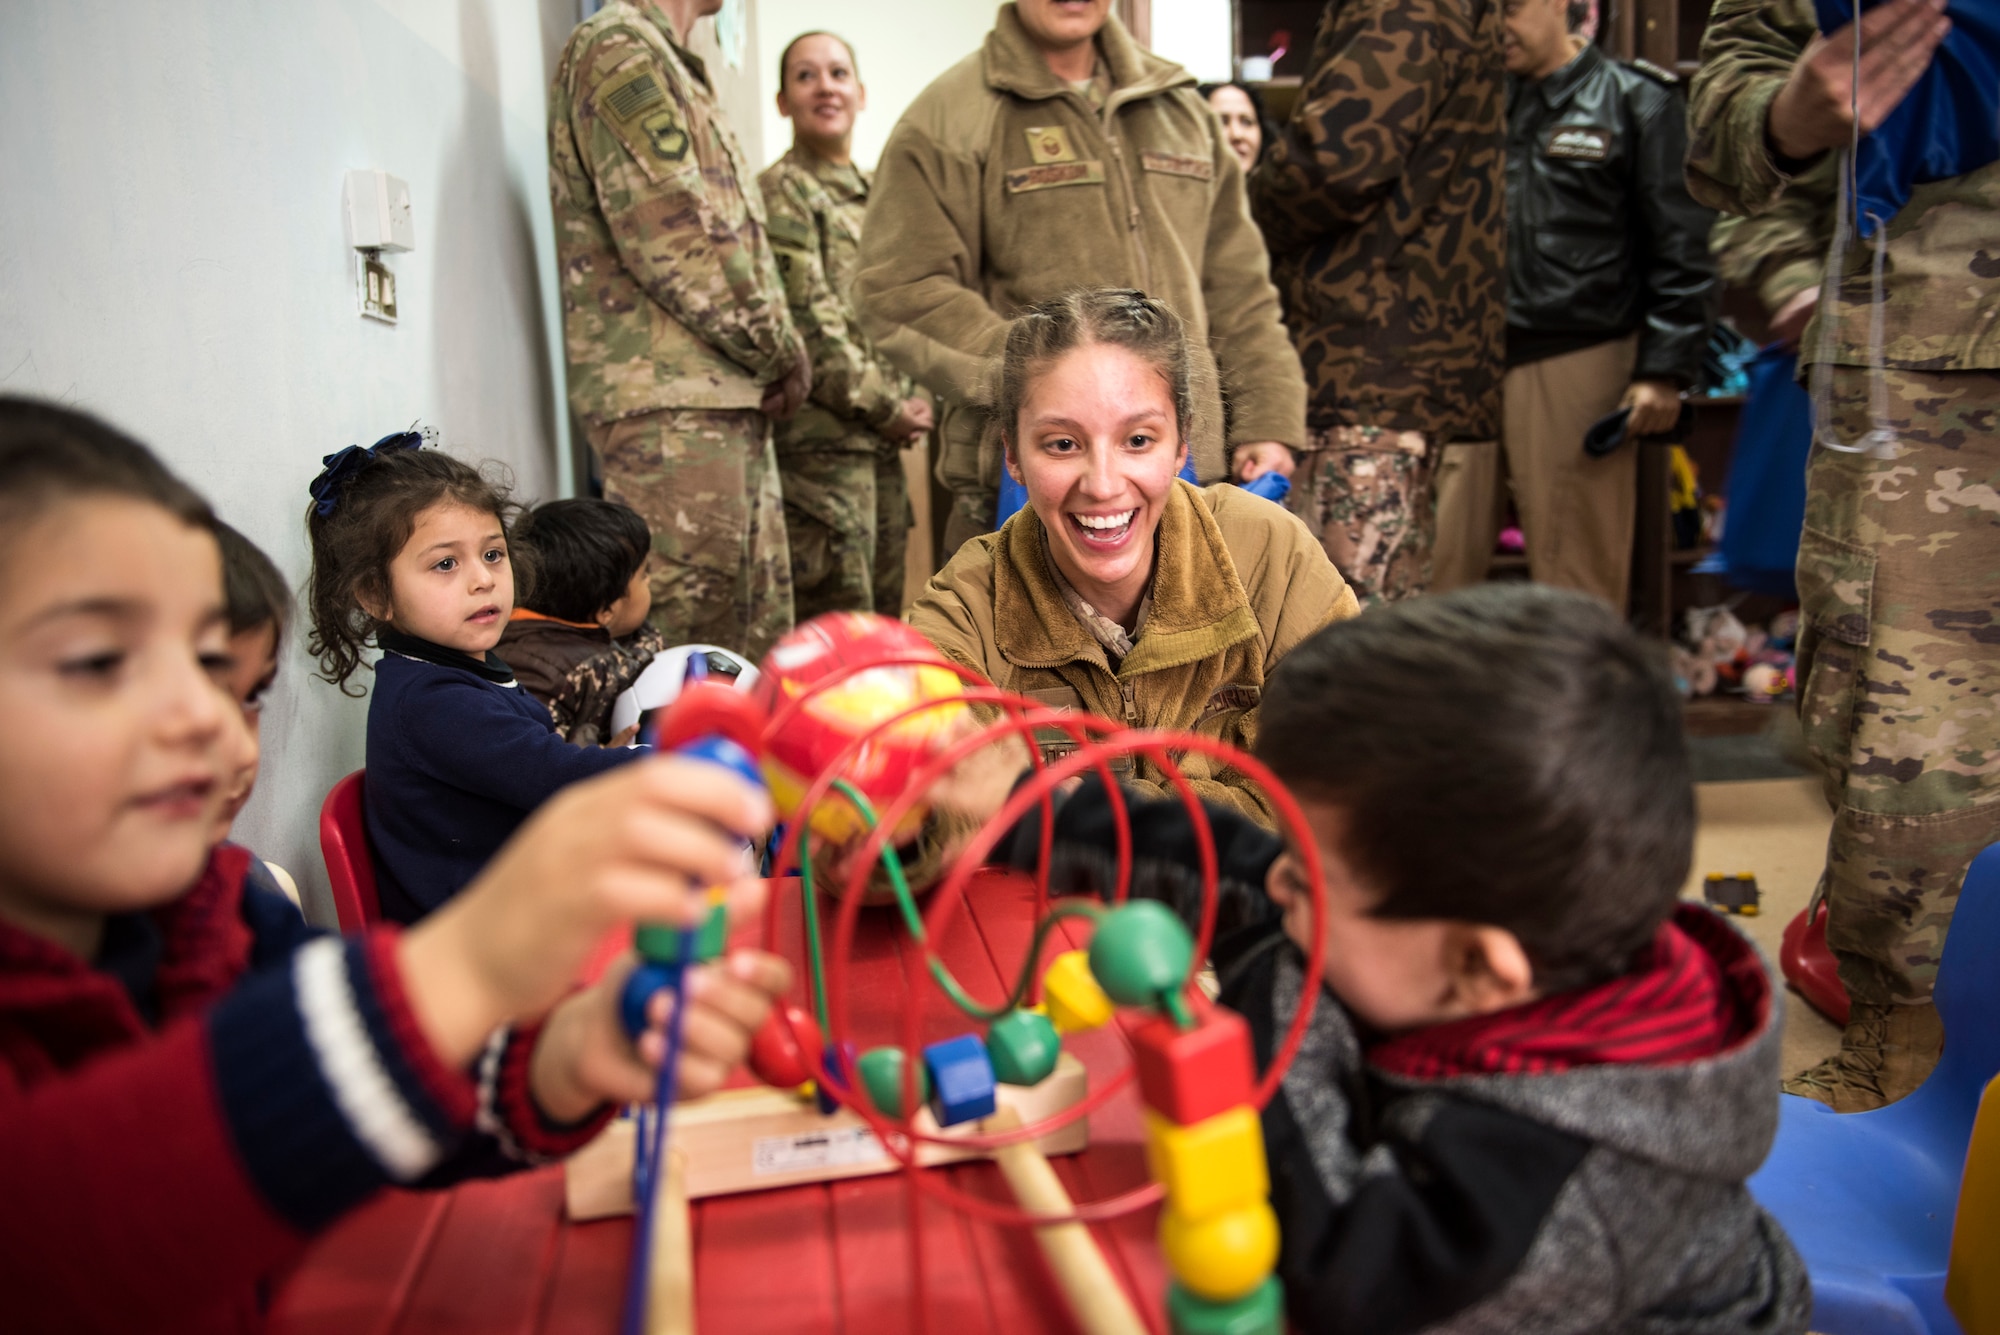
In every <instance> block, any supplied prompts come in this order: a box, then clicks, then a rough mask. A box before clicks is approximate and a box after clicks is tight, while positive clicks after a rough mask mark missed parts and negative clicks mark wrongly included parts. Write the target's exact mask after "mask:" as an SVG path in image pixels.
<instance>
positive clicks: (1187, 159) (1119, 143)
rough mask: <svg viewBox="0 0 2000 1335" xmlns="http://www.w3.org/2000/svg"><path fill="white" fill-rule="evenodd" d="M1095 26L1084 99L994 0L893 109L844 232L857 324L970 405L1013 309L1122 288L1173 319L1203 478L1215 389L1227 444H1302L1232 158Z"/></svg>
mask: <svg viewBox="0 0 2000 1335" xmlns="http://www.w3.org/2000/svg"><path fill="white" fill-rule="evenodd" d="M1097 40H1098V48H1099V51H1100V52H1101V54H1102V56H1103V59H1104V62H1105V65H1106V67H1107V68H1108V69H1109V71H1110V73H1111V78H1112V82H1113V84H1114V90H1113V92H1112V93H1111V96H1110V97H1109V99H1108V100H1107V101H1106V102H1105V104H1104V110H1103V112H1102V114H1099V113H1098V112H1095V111H1093V110H1092V109H1091V107H1090V104H1089V102H1088V101H1087V100H1085V98H1084V97H1083V96H1082V95H1081V94H1079V93H1077V92H1076V91H1075V90H1074V89H1072V88H1071V87H1070V86H1069V85H1068V84H1066V83H1064V82H1063V81H1062V80H1060V79H1058V78H1057V77H1056V76H1055V75H1054V74H1053V73H1052V72H1051V71H1050V70H1049V67H1048V64H1047V63H1046V62H1045V61H1044V60H1043V58H1042V55H1041V53H1040V52H1039V51H1038V50H1037V49H1036V48H1035V46H1034V45H1033V44H1032V43H1031V42H1030V41H1029V39H1028V35H1027V33H1026V32H1025V31H1024V30H1023V29H1022V27H1021V23H1020V20H1019V19H1018V18H1017V17H1015V13H1014V6H1013V5H1012V4H1006V5H1002V6H1001V8H1000V12H999V15H998V17H997V18H996V20H995V22H994V25H993V31H992V32H991V33H989V34H988V35H987V38H986V43H985V45H984V47H983V48H982V49H981V50H979V51H978V52H975V53H974V54H972V55H970V56H968V57H966V58H965V59H964V60H962V61H960V62H959V63H958V64H957V65H954V66H953V67H952V68H951V69H949V70H947V71H945V73H944V74H942V75H940V76H939V77H938V78H937V80H936V81H935V82H933V83H932V84H931V86H930V87H929V88H927V89H925V90H924V91H923V92H922V93H921V94H919V95H918V97H917V100H916V101H915V102H913V103H912V104H911V105H910V108H909V110H908V111H906V112H904V113H903V119H902V120H901V121H900V122H898V123H897V126H896V129H895V131H894V132H893V133H892V134H891V135H890V137H889V143H888V146H887V148H885V149H884V150H883V154H882V160H881V164H880V165H879V166H878V167H877V168H876V175H875V189H874V191H873V194H872V195H871V197H870V199H869V203H868V218H867V223H866V225H865V227H864V228H863V229H862V238H861V270H860V273H859V274H858V275H857V278H856V289H857V296H858V304H859V306H860V308H861V316H862V322H863V324H864V326H865V327H866V328H867V330H868V333H869V335H870V337H871V338H872V339H873V340H874V342H875V346H876V347H877V349H879V350H880V351H881V352H882V354H883V355H884V356H886V357H887V358H888V359H889V360H890V361H892V362H894V363H896V364H897V365H898V366H900V367H902V368H903V369H904V370H905V371H907V372H908V373H909V374H910V375H912V376H914V377H915V378H916V379H917V380H918V381H919V382H921V383H922V384H924V385H925V386H927V387H929V388H930V389H931V390H932V391H934V392H936V393H938V394H940V395H942V396H944V397H946V398H948V399H952V400H955V401H958V402H979V401H981V400H982V394H981V390H982V387H983V377H984V375H985V372H986V369H987V359H989V358H991V357H993V356H995V355H997V354H998V352H999V351H1000V347H1001V343H1002V341H1003V339H1004V337H1005V329H1006V323H1007V320H1008V319H1009V318H1011V317H1012V316H1013V315H1014V313H1015V312H1017V311H1018V310H1019V309H1020V308H1021V307H1023V306H1025V305H1028V304H1029V303H1031V302H1036V301H1042V300H1046V299H1047V298H1050V297H1054V296H1059V295H1061V294H1062V293H1064V292H1067V291H1069V290H1071V289H1073V288H1077V287H1086V286H1087V287H1127V288H1137V289H1139V290H1141V291H1143V292H1145V293H1147V294H1148V295H1150V296H1153V297H1157V298H1159V299H1160V300H1163V301H1165V302H1167V303H1168V304H1169V305H1171V306H1172V307H1173V308H1174V310H1175V311H1176V312H1178V313H1179V314H1180V316H1181V318H1182V319H1183V320H1185V321H1186V322H1187V325H1188V334H1189V337H1190V339H1191V341H1192V342H1193V344H1194V347H1195V351H1196V357H1195V361H1196V374H1197V386H1198V390H1199V393H1198V398H1197V402H1198V407H1197V411H1196V421H1195V423H1194V426H1193V429H1192V431H1191V433H1190V435H1191V438H1190V440H1189V445H1190V446H1191V448H1192V449H1193V451H1194V459H1195V470H1196V473H1197V474H1198V475H1199V476H1200V477H1201V478H1202V479H1203V480H1204V481H1212V480H1214V479H1217V478H1219V477H1221V476H1222V471H1223V464H1224V458H1223V453H1224V452H1223V435H1222V422H1223V412H1222V396H1223V394H1225V393H1226V394H1227V396H1228V399H1229V404H1230V421H1229V440H1230V442H1232V443H1242V442H1249V441H1258V440H1277V441H1283V442H1284V443H1285V444H1287V445H1291V446H1293V447H1295V448H1303V447H1304V445H1305V443H1306V440H1305V403H1306V386H1305V376H1304V373H1303V372H1302V371H1301V370H1300V369H1299V359H1298V355H1297V354H1296V353H1295V352H1294V351H1293V350H1292V346H1291V342H1290V340H1289V339H1288V338H1287V337H1286V334H1285V329H1284V326H1283V324H1282V323H1281V322H1280V317H1279V309H1278V293H1277V289H1276V288H1274V287H1273V286H1272V285H1271V278H1270V264H1269V260H1268V258H1267V257H1266V255H1265V251H1264V241H1263V237H1262V236H1261V235H1260V234H1259V233H1258V231H1257V227H1256V224H1254V223H1253V222H1251V220H1250V210H1249V207H1248V205H1247V203H1246V202H1245V198H1244V193H1243V173H1242V169H1241V168H1240V167H1239V166H1238V164H1237V161H1236V157H1235V155H1234V154H1233V153H1231V152H1230V149H1229V145H1228V144H1227V143H1226V142H1225V141H1224V139H1223V137H1222V132H1221V128H1220V127H1219V126H1218V125H1217V123H1216V120H1215V117H1214V115H1213V114H1212V113H1211V112H1210V111H1209V109H1208V105H1207V104H1206V103H1205V102H1203V101H1202V99H1201V96H1200V94H1199V93H1197V92H1196V91H1195V86H1194V82H1195V81H1194V77H1193V76H1192V75H1190V74H1189V73H1188V72H1187V71H1186V70H1184V69H1182V68H1181V67H1180V66H1178V65H1174V64H1171V63H1169V62H1167V61H1164V60H1161V59H1159V58H1158V57H1156V56H1154V55H1152V54H1151V53H1150V52H1148V51H1146V50H1145V49H1144V48H1142V47H1141V46H1139V44H1138V43H1136V42H1134V41H1133V40H1132V38H1131V36H1130V34H1128V33H1127V32H1126V31H1125V29H1124V28H1123V27H1122V26H1121V25H1120V24H1119V22H1118V20H1117V19H1115V18H1114V19H1111V20H1109V21H1108V22H1107V23H1106V24H1105V25H1104V28H1103V30H1102V31H1101V32H1100V33H1099V35H1098V39H1097ZM1218 371H1219V374H1220V385H1219V387H1218V381H1217V374H1218Z"/></svg>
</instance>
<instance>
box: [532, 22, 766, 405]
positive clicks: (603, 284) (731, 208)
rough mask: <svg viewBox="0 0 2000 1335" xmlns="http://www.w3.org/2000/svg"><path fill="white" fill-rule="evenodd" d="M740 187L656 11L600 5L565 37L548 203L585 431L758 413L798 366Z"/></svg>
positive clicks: (719, 125) (755, 220) (691, 71)
mask: <svg viewBox="0 0 2000 1335" xmlns="http://www.w3.org/2000/svg"><path fill="white" fill-rule="evenodd" d="M749 180H750V173H749V169H748V167H747V165H746V163H745V161H744V157H743V150H742V148H740V147H739V146H738V145H737V143H736V136H735V135H733V134H731V133H730V131H729V126H728V124H727V123H726V122H725V121H724V120H723V116H722V109H721V107H720V106H719V105H718V104H717V103H716V100H715V92H714V89H713V88H711V87H710V85H709V82H708V72H707V70H706V69H705V68H704V67H703V65H702V62H701V60H700V59H699V58H698V57H696V56H694V55H693V54H691V53H690V52H688V51H687V50H686V49H684V48H683V47H681V46H680V45H679V44H678V43H676V42H675V41H674V38H673V35H672V33H671V32H670V31H669V30H668V28H667V26H666V21H665V20H664V19H662V18H661V17H660V16H659V15H658V14H657V13H656V12H655V11H654V10H653V9H652V7H651V6H650V5H645V6H642V5H639V4H635V3H633V2H632V0H608V3H607V4H606V5H605V6H604V8H603V9H601V10H599V11H598V12H597V14H596V15H594V16H593V17H591V18H590V19H588V20H586V21H585V22H583V23H581V24H579V25H578V26H577V29H576V31H575V32H573V33H571V34H570V38H569V43H568V45H567V46H565V47H564V48H563V54H562V60H561V63H560V64H559V65H558V66H557V68H556V77H555V84H554V86H553V87H552V88H551V89H550V92H549V195H550V199H551V202H552V204H553V207H554V210H555V231H556V257H557V260H558V263H559V266H560V268H561V273H562V302H563V339H564V344H565V349H566V352H567V355H568V362H569V398H570V404H571V406H572V407H574V408H575V409H576V412H577V415H578V416H579V417H581V418H583V419H584V420H585V421H586V422H590V423H592V424H594V425H595V424H601V423H604V422H608V421H614V420H616V419H618V418H621V417H630V416H633V415H634V414H637V413H645V412H653V411H656V410H658V409H661V408H755V407H757V406H758V404H759V403H760V401H761V400H762V398H763V389H762V387H763V386H764V385H767V384H769V383H771V382H772V381H774V380H777V379H779V378H780V377H781V376H783V375H784V373H785V371H786V370H787V369H788V368H789V367H790V366H791V364H792V363H793V362H794V361H795V360H796V359H797V358H798V357H799V356H801V355H802V353H801V350H800V346H799V340H798V335H797V333H796V332H795V331H794V330H793V328H792V319H791V314H790V312H789V311H788V310H787V309H786V305H785V295H784V289H783V287H782V286H780V284H779V282H778V272H777V267H776V265H775V264H774V263H773V261H772V257H771V247H770V244H769V242H768V240H767V239H766V237H765V233H764V207H763V204H762V202H761V201H759V200H758V198H757V192H756V191H755V190H746V189H745V188H744V187H745V186H746V185H748V184H749Z"/></svg>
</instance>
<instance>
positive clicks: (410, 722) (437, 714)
mask: <svg viewBox="0 0 2000 1335" xmlns="http://www.w3.org/2000/svg"><path fill="white" fill-rule="evenodd" d="M505 689H506V688H505V687H496V686H486V685H483V684H481V683H478V682H475V681H473V680H471V679H469V678H467V677H462V676H460V677H439V678H437V679H434V680H431V681H427V682H423V683H421V684H419V685H418V686H417V687H416V688H415V689H413V690H411V691H409V692H408V693H407V694H405V695H404V696H403V697H402V698H401V700H400V701H399V702H398V707H397V710H396V716H395V718H394V720H393V723H394V727H393V730H392V735H393V736H394V737H395V739H396V745H397V746H398V747H399V748H401V750H402V752H403V757H404V759H405V760H406V761H407V762H408V763H409V764H410V766H411V767H412V768H413V769H416V770H419V771H421V772H422V773H424V774H427V775H429V776H430V777H432V778H434V779H437V780H438V781H440V782H442V783H447V784H450V785H451V786H453V787H455V788H460V789H463V790H465V791H466V792H469V793H474V794H477V795H478V796H480V797H484V798H488V799H490V800H492V801H495V802H503V803H505V804H507V805H508V806H512V807H518V808H519V809H521V810H523V811H533V810H534V809H535V808H536V807H538V806H540V805H541V804H542V803H543V802H545V801H547V800H548V799H549V798H550V797H552V796H554V795H555V793H556V792H557V791H558V790H560V789H562V788H566V787H568V786H569V785H570V784H572V783H576V782H578V781H579V780H582V779H591V778H595V777H596V776H597V775H599V774H603V773H605V772H607V771H609V770H613V769H616V768H617V767H618V766H620V765H624V764H628V763H630V762H631V761H633V760H635V759H637V758H638V757H639V756H642V755H644V754H646V753H645V752H644V751H642V750H635V749H630V748H619V749H615V750H614V749H611V748H607V747H600V746H574V745H572V744H571V743H569V742H566V741H564V740H563V739H562V737H561V735H560V734H558V733H557V732H556V731H555V725H554V724H553V723H552V722H551V721H550V719H549V714H548V711H547V710H546V709H544V708H543V707H542V705H541V702H539V701H537V700H535V699H534V698H533V697H532V696H528V695H526V694H525V693H524V694H523V695H522V697H521V698H522V699H523V700H524V701H526V702H527V703H529V704H532V705H533V706H534V709H533V711H532V712H531V711H529V710H526V709H521V708H518V707H516V705H515V703H514V702H512V701H510V700H508V699H507V698H506V697H504V696H502V695H500V692H501V691H503V690H505ZM515 689H519V688H518V687H517V688H515Z"/></svg>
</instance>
